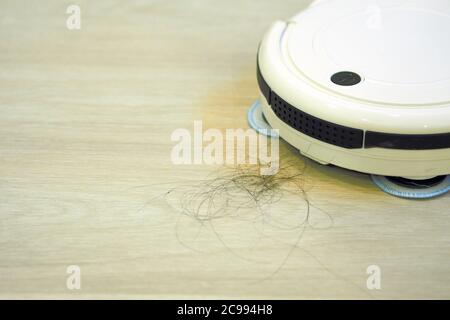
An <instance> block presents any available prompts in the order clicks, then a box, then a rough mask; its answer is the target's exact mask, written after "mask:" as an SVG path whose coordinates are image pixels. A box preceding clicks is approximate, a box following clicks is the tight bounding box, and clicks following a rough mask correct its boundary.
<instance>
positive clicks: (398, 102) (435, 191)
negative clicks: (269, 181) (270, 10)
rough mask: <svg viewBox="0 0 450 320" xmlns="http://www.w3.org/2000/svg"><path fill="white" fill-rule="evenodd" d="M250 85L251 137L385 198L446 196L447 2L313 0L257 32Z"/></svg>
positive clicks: (449, 134) (449, 167) (449, 119)
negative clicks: (334, 169)
mask: <svg viewBox="0 0 450 320" xmlns="http://www.w3.org/2000/svg"><path fill="white" fill-rule="evenodd" d="M257 79H258V85H259V89H260V98H259V101H257V102H256V103H255V104H254V105H253V106H252V108H250V111H249V114H248V119H249V123H250V125H251V126H252V127H254V128H255V129H256V130H258V131H259V132H266V131H267V130H265V129H267V128H270V127H271V128H276V129H279V135H280V137H281V138H283V139H284V140H285V141H287V142H288V143H289V144H291V145H293V146H294V147H295V148H297V149H298V150H300V152H301V154H303V155H304V156H306V157H308V158H311V159H313V160H315V161H317V162H319V163H321V164H324V165H326V164H332V165H335V166H339V167H342V168H346V169H350V170H355V171H359V172H363V173H367V174H370V175H372V180H373V181H374V183H375V184H376V185H377V186H379V187H380V188H381V189H382V190H384V191H386V192H388V193H390V194H392V195H395V196H399V197H405V198H422V199H423V198H431V197H435V196H438V195H442V194H444V193H446V192H448V191H449V190H450V176H448V175H449V174H450V1H448V0H345V1H344V0H320V1H315V2H313V3H312V4H311V5H310V6H309V7H308V8H307V9H305V10H304V11H302V12H300V13H299V14H297V15H295V16H294V17H293V18H292V19H290V20H288V21H286V22H284V21H277V22H275V23H274V24H273V25H272V26H271V27H270V29H269V30H268V32H267V33H266V34H265V35H264V37H263V39H262V41H261V43H260V46H259V49H258V54H257ZM261 129H262V130H261Z"/></svg>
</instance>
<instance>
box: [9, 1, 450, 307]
mask: <svg viewBox="0 0 450 320" xmlns="http://www.w3.org/2000/svg"><path fill="white" fill-rule="evenodd" d="M75 2H76V3H77V4H78V5H79V6H80V8H81V29H80V30H68V29H67V28H66V19H67V18H68V16H69V15H68V14H66V8H67V6H68V2H65V1H33V2H30V1H24V0H20V1H17V0H2V1H1V2H0V40H1V41H0V296H1V297H3V298H55V297H57V298H87V297H95V298H108V297H109V298H111V297H113V298H141V297H145V298H279V299H281V298H288V299H291V298H312V299H319V298H356V299H381V298H395V299H397V298H446V299H448V298H450V265H449V264H450V258H449V253H450V232H449V230H450V219H449V217H450V209H449V207H450V194H447V195H446V196H443V197H440V198H438V199H434V200H431V201H408V200H402V199H398V198H394V197H391V196H389V195H386V194H384V193H382V192H381V191H379V190H378V189H377V188H376V187H375V186H374V185H373V184H372V182H371V181H370V178H369V177H368V176H366V175H363V174H359V173H354V172H348V171H345V170H342V169H337V168H332V167H325V166H320V165H317V164H314V163H312V162H311V161H306V160H305V159H303V158H301V157H300V156H299V155H298V153H297V152H295V150H293V149H292V148H290V147H289V146H287V145H286V144H285V143H284V142H282V143H281V146H280V148H281V152H282V159H281V161H282V164H281V166H282V168H283V166H285V165H286V164H287V163H296V164H298V166H299V167H300V166H301V165H304V166H306V170H305V171H304V172H303V175H302V177H301V178H302V183H304V184H303V186H304V190H305V194H304V195H303V197H299V196H298V195H297V197H296V196H293V195H285V196H283V197H281V199H279V201H273V202H269V203H268V204H267V205H266V207H265V210H264V214H261V215H260V216H258V215H257V212H259V211H257V208H256V207H254V208H253V211H252V210H251V208H250V210H247V211H239V210H236V211H235V212H233V214H227V215H223V216H220V217H218V218H217V219H202V217H199V216H193V215H190V214H188V213H187V212H188V211H187V210H186V207H189V205H192V203H191V202H189V194H192V193H193V192H194V193H195V192H196V190H200V191H202V190H203V191H204V190H205V188H207V187H208V181H217V180H214V179H216V178H217V175H221V174H222V172H223V169H221V168H217V167H212V166H208V165H179V166H177V165H174V164H172V162H171V158H170V154H171V150H172V147H173V146H174V142H172V141H171V139H170V137H171V133H172V132H173V131H174V130H176V129H177V128H186V129H188V130H191V131H192V130H193V121H194V120H203V125H204V128H219V129H225V128H247V127H248V125H247V122H246V111H247V109H248V107H249V106H250V105H251V103H252V102H253V101H254V100H255V98H256V97H257V95H258V89H257V84H256V79H255V58H256V56H255V54H256V49H257V45H258V42H259V40H260V38H261V37H262V35H263V34H264V31H265V30H267V28H268V27H269V26H270V24H271V23H272V22H273V21H275V20H277V19H287V18H289V17H290V16H292V15H293V14H295V13H296V12H297V11H299V10H301V9H302V8H304V7H305V6H306V5H307V4H308V3H309V1H299V0H285V1H282V2H280V1H258V2H256V1H250V0H240V1H237V0H236V1H218V0H214V1H211V0H189V1H188V0H184V1H179V0H176V1H175V0H173V1H162V0H149V1H143V0H131V1H116V0H114V1H112V0H111V1H81V0H79V1H75ZM199 188H200V189H199ZM305 197H306V200H307V201H306V200H305ZM186 199H188V201H186ZM190 200H192V198H191V199H190ZM308 204H309V209H310V211H309V216H308V221H305V220H304V219H305V217H306V212H307V208H308ZM194 206H195V203H194ZM299 221H300V222H299ZM70 265H77V266H79V267H80V270H81V289H80V290H70V289H68V287H67V286H66V280H67V278H68V276H69V274H67V272H66V271H67V267H68V266H70ZM371 265H375V266H378V267H379V268H380V270H381V289H379V290H377V289H375V290H369V289H368V288H367V286H366V281H367V278H368V276H369V275H368V274H367V272H366V271H367V268H368V267H369V266H371Z"/></svg>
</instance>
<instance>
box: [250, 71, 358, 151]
mask: <svg viewBox="0 0 450 320" xmlns="http://www.w3.org/2000/svg"><path fill="white" fill-rule="evenodd" d="M257 77H258V84H259V88H260V90H261V92H262V94H263V95H264V97H265V98H266V100H267V102H268V104H269V105H270V107H271V108H272V110H273V112H274V113H275V114H276V115H277V117H278V118H280V119H281V120H282V121H283V122H284V123H286V124H287V125H289V126H290V127H292V128H294V129H295V130H297V131H300V132H301V133H303V134H305V135H307V136H310V137H312V138H314V139H317V140H320V141H323V142H326V143H329V144H332V145H335V146H339V147H342V148H347V149H357V148H362V146H363V135H364V132H363V130H360V129H354V128H349V127H346V126H342V125H339V124H335V123H332V122H329V121H326V120H322V119H319V118H317V117H314V116H312V115H310V114H308V113H306V112H303V111H301V110H299V109H297V108H296V107H293V106H292V105H290V104H289V103H287V102H286V101H285V100H283V99H282V98H281V97H280V96H279V95H278V94H276V93H275V92H274V91H272V90H271V89H270V87H269V86H268V84H267V83H266V81H265V80H264V78H263V77H262V75H261V71H260V70H259V67H258V74H257Z"/></svg>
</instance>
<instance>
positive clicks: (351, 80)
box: [331, 71, 362, 86]
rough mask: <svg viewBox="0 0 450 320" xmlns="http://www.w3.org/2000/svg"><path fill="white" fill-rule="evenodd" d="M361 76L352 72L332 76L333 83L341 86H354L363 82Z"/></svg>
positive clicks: (342, 72)
mask: <svg viewBox="0 0 450 320" xmlns="http://www.w3.org/2000/svg"><path fill="white" fill-rule="evenodd" d="M361 80H362V79H361V77H360V76H359V74H357V73H354V72H351V71H341V72H338V73H335V74H333V75H332V76H331V81H333V83H335V84H337V85H339V86H354V85H355V84H358V83H360V82H361Z"/></svg>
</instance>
